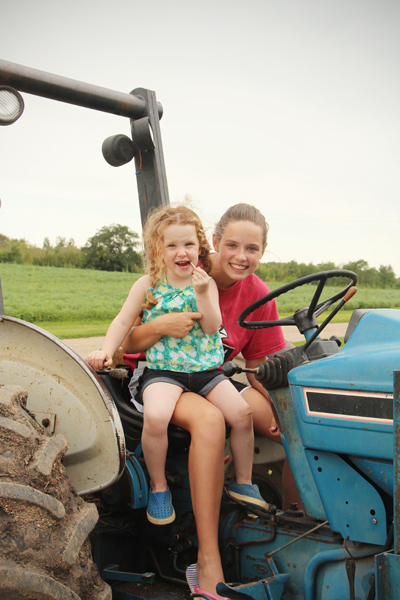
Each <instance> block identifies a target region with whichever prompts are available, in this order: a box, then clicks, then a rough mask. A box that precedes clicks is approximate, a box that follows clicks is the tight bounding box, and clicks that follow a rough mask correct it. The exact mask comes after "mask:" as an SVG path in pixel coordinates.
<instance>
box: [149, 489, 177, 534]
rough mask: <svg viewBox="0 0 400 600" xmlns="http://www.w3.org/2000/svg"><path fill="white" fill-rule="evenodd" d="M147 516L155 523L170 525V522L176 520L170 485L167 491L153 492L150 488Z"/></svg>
mask: <svg viewBox="0 0 400 600" xmlns="http://www.w3.org/2000/svg"><path fill="white" fill-rule="evenodd" d="M147 518H148V520H149V521H150V523H153V524H154V525H168V523H172V521H174V520H175V511H174V507H173V506H172V502H171V492H170V491H169V488H168V487H167V489H166V490H165V492H152V491H151V489H150V495H149V502H148V504H147Z"/></svg>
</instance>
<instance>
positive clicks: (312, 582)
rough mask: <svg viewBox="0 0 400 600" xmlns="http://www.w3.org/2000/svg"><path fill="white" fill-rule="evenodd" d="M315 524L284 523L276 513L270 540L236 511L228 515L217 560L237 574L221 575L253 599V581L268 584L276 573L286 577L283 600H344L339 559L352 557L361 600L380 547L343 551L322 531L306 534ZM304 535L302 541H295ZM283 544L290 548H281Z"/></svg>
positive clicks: (262, 526)
mask: <svg viewBox="0 0 400 600" xmlns="http://www.w3.org/2000/svg"><path fill="white" fill-rule="evenodd" d="M315 525H316V522H315V521H313V520H308V521H306V520H305V519H303V518H299V519H287V520H285V518H284V517H280V516H279V514H278V515H277V524H276V536H275V538H274V539H273V540H270V537H271V535H270V534H271V527H270V526H268V525H267V524H266V523H262V522H260V521H259V520H256V521H253V522H251V521H250V520H244V521H243V520H242V521H241V520H240V518H239V513H238V511H237V512H236V513H231V514H230V515H229V517H228V518H227V521H226V523H225V524H224V528H223V536H224V539H226V540H227V541H228V540H229V543H228V544H227V546H226V548H225V551H224V554H223V559H224V563H225V564H227V563H231V564H236V565H238V567H239V569H240V572H239V573H238V574H237V575H238V578H236V577H235V575H236V574H235V573H234V572H229V573H228V574H227V575H228V579H230V580H238V579H239V580H240V581H241V582H242V584H241V585H240V586H238V587H237V588H235V589H237V590H240V591H241V592H244V593H246V594H248V595H250V596H251V597H254V596H253V589H256V590H257V594H258V591H259V588H253V585H254V581H255V580H262V581H268V580H269V579H270V578H271V577H274V576H275V575H276V574H277V573H279V574H281V575H283V574H286V575H290V579H287V580H286V581H285V582H284V590H285V595H284V598H285V600H291V599H293V600H299V599H302V600H303V599H304V598H308V599H309V600H338V599H339V598H340V599H341V600H342V599H343V600H349V599H350V594H349V581H348V577H347V573H346V564H345V560H346V559H349V558H350V557H351V556H352V557H354V559H355V565H356V578H355V581H354V588H355V593H356V598H357V599H360V600H361V599H363V600H365V599H366V597H367V595H368V591H369V588H370V582H371V578H372V577H373V574H374V554H376V553H377V552H381V551H382V546H373V545H371V544H354V543H353V542H347V543H346V547H344V545H343V539H342V537H341V536H340V535H338V534H336V533H335V532H333V531H332V530H331V529H330V528H329V527H327V526H324V527H323V528H322V529H319V530H318V531H314V532H313V533H311V532H310V530H311V529H312V528H313V527H314V526H315ZM307 532H310V533H309V534H308V535H307V537H303V538H300V537H299V536H300V534H303V533H307ZM268 540H269V541H268ZM288 541H290V542H293V543H292V544H291V545H290V546H286V547H283V546H284V545H285V544H287V542H288ZM272 555H273V562H272ZM224 595H227V596H229V594H228V593H226V594H224ZM230 597H232V598H235V596H233V595H232V596H230Z"/></svg>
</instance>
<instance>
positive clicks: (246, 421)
mask: <svg viewBox="0 0 400 600" xmlns="http://www.w3.org/2000/svg"><path fill="white" fill-rule="evenodd" d="M207 400H209V401H210V402H211V403H212V404H213V405H214V406H216V407H217V408H219V409H220V411H221V412H222V414H223V416H224V417H225V420H226V421H227V423H229V425H230V426H231V452H232V458H233V462H234V464H235V471H236V481H237V483H240V484H251V472H252V469H253V452H254V431H253V419H252V415H251V408H250V406H249V405H248V403H247V402H246V401H245V399H244V398H243V396H241V395H240V394H239V392H238V391H237V390H236V389H235V388H234V387H233V385H232V384H231V382H230V381H221V383H218V385H216V386H215V387H214V388H213V389H212V390H211V391H210V392H209V393H208V394H207Z"/></svg>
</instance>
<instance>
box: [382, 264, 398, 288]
mask: <svg viewBox="0 0 400 600" xmlns="http://www.w3.org/2000/svg"><path fill="white" fill-rule="evenodd" d="M378 282H379V287H382V288H395V287H396V283H397V282H396V275H395V274H394V271H393V268H392V267H391V266H390V265H387V266H385V265H381V266H380V267H379V275H378Z"/></svg>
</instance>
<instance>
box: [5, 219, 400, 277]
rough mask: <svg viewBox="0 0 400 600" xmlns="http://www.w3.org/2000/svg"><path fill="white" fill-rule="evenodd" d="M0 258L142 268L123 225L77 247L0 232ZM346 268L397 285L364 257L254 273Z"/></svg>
mask: <svg viewBox="0 0 400 600" xmlns="http://www.w3.org/2000/svg"><path fill="white" fill-rule="evenodd" d="M0 262H8V263H19V264H29V265H38V266H47V267H48V266H50V267H73V268H81V269H97V270H100V271H125V272H128V273H142V272H143V254H142V252H141V250H140V238H139V235H138V234H137V233H135V232H134V231H132V230H131V229H129V227H127V226H126V225H117V224H113V225H109V226H105V227H102V228H101V229H99V230H98V231H97V232H96V233H95V235H93V236H92V237H90V238H89V239H88V240H87V242H86V244H85V245H84V246H82V247H81V248H78V247H77V246H76V244H75V242H74V240H73V239H70V240H68V241H67V240H66V238H63V237H58V238H57V239H56V242H55V244H54V246H53V245H52V244H51V243H50V240H49V238H45V240H44V242H43V246H42V247H41V248H39V247H38V246H35V245H32V244H29V243H28V242H27V241H26V240H24V239H20V240H17V239H11V238H8V237H7V236H5V235H2V234H0ZM332 269H347V270H349V271H354V272H355V273H357V275H358V285H360V286H362V287H370V288H399V289H400V278H399V279H396V275H395V273H394V271H393V268H392V267H391V266H390V265H381V266H380V267H379V269H375V268H374V267H370V266H369V265H368V263H367V261H365V260H357V261H353V262H349V263H346V264H344V265H340V266H337V265H335V264H334V263H333V262H327V263H320V264H317V265H314V264H312V263H309V264H305V263H297V262H296V261H295V260H292V261H290V262H287V263H282V262H269V263H260V265H259V267H258V269H257V271H256V274H257V275H258V276H259V277H260V278H261V279H263V280H264V281H272V282H279V283H287V282H289V281H293V280H294V279H298V278H299V277H304V276H305V275H310V274H311V273H318V272H319V271H328V270H332ZM329 283H330V284H331V285H341V284H342V283H343V284H345V283H347V280H345V279H343V281H339V280H338V279H334V280H328V285H329Z"/></svg>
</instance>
